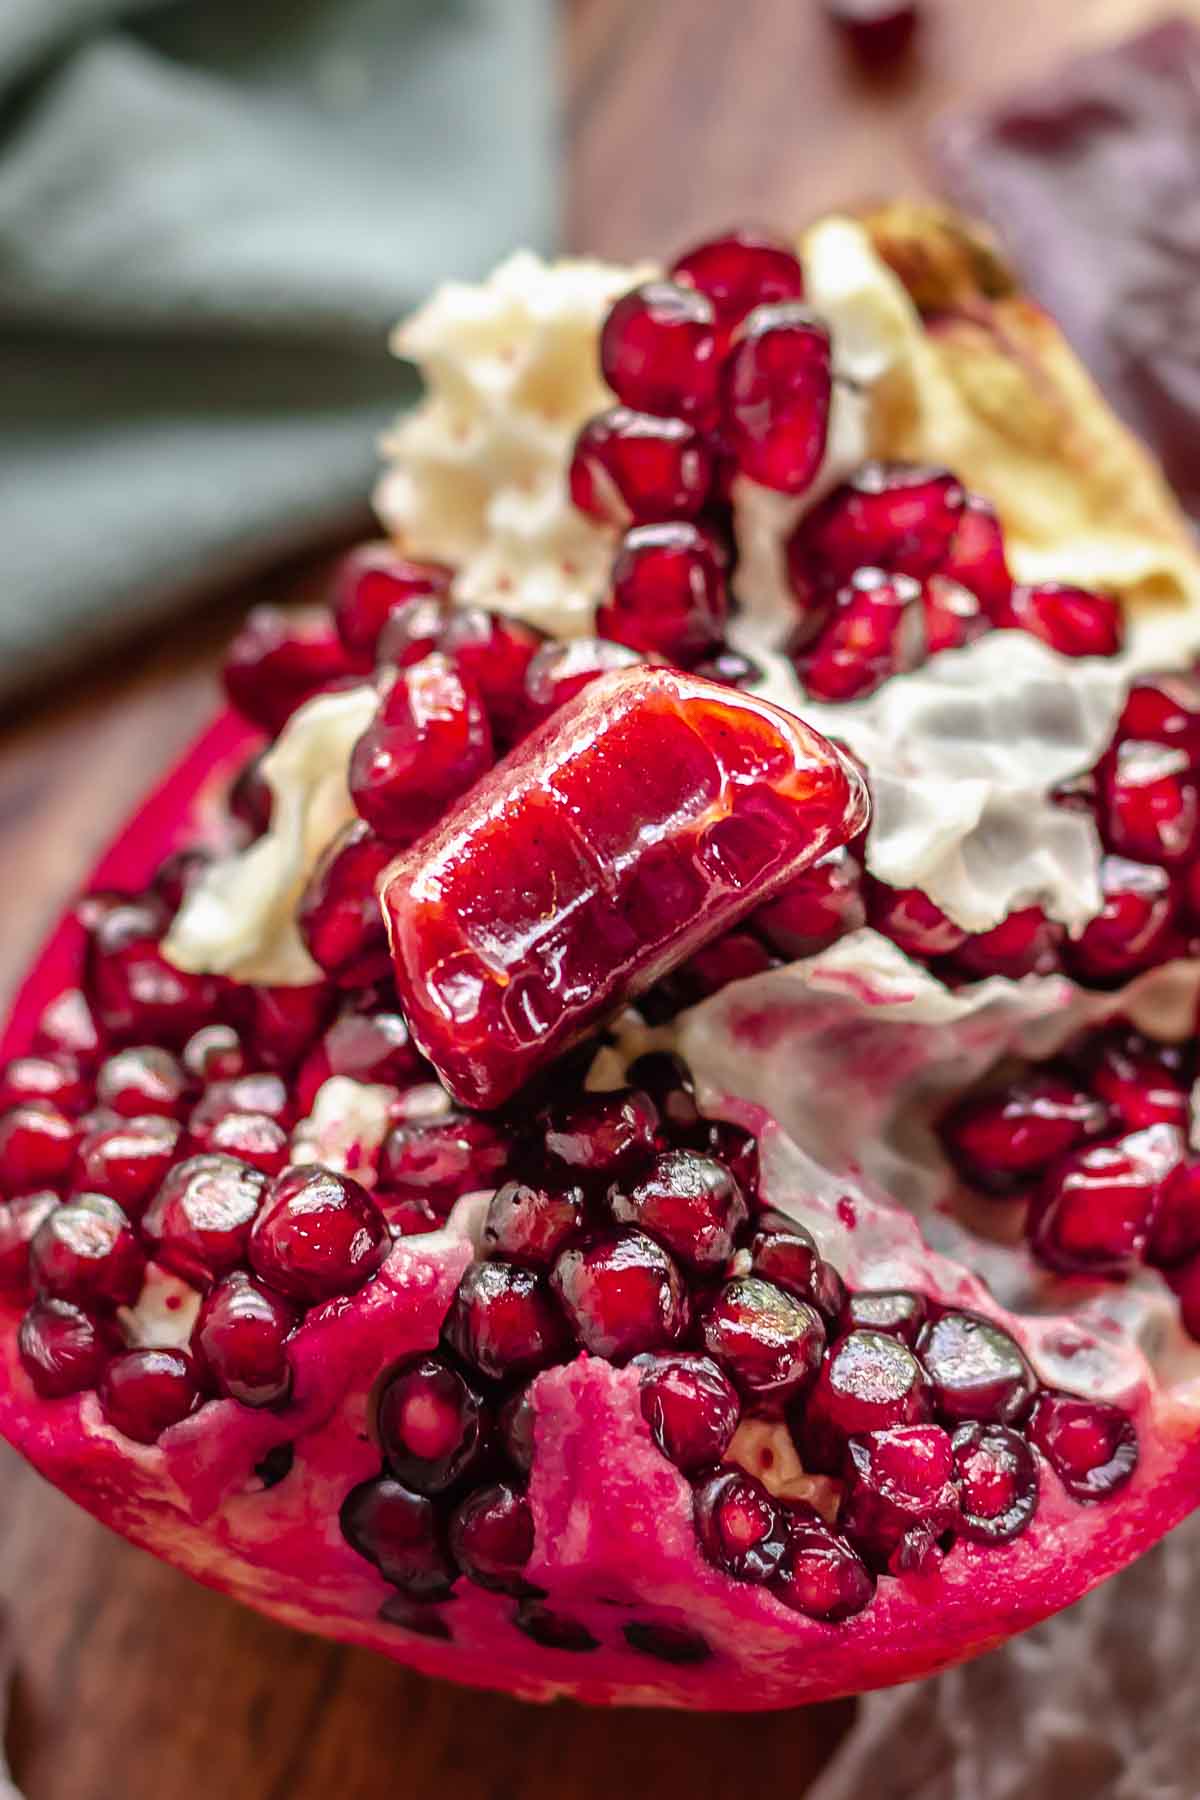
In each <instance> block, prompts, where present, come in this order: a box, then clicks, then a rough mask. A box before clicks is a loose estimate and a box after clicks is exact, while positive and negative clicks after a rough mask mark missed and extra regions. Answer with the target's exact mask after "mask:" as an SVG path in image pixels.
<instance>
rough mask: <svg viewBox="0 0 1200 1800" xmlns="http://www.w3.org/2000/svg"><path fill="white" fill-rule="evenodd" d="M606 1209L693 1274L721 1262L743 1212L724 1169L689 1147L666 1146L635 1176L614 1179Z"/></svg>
mask: <svg viewBox="0 0 1200 1800" xmlns="http://www.w3.org/2000/svg"><path fill="white" fill-rule="evenodd" d="M608 1209H609V1211H610V1212H611V1214H612V1216H613V1218H614V1219H615V1221H616V1223H617V1224H618V1225H636V1226H638V1227H639V1228H640V1229H641V1230H643V1231H646V1232H649V1234H650V1236H651V1237H654V1238H657V1239H658V1240H659V1241H660V1242H661V1243H663V1244H665V1245H666V1247H667V1249H668V1250H669V1251H670V1252H671V1254H672V1255H673V1256H674V1257H676V1259H677V1260H678V1261H679V1262H681V1263H683V1265H684V1267H685V1268H688V1269H692V1270H695V1271H696V1272H697V1273H703V1272H704V1271H705V1270H712V1271H715V1270H718V1269H720V1268H721V1267H722V1266H723V1264H724V1263H725V1262H726V1260H727V1259H728V1257H729V1256H730V1255H731V1254H732V1251H733V1244H734V1238H735V1236H736V1234H737V1232H738V1231H739V1230H740V1229H741V1227H742V1226H743V1225H744V1224H745V1222H746V1220H747V1218H748V1217H749V1213H748V1210H747V1207H746V1201H745V1198H744V1197H743V1194H742V1190H741V1189H740V1188H739V1186H738V1184H737V1182H736V1181H735V1180H734V1178H733V1176H732V1175H731V1174H730V1173H729V1170H728V1169H727V1168H726V1167H725V1166H724V1164H723V1163H719V1162H717V1161H716V1160H715V1158H713V1157H711V1156H701V1155H699V1154H698V1153H697V1152H696V1151H694V1150H667V1151H665V1152H664V1153H663V1154H662V1155H661V1156H658V1157H656V1158H655V1160H654V1163H653V1164H652V1166H651V1167H650V1169H649V1170H648V1171H647V1172H646V1174H645V1175H643V1176H642V1177H641V1179H640V1180H638V1181H634V1182H629V1181H619V1182H618V1183H617V1185H616V1186H615V1187H613V1188H611V1189H610V1190H609V1194H608Z"/></svg>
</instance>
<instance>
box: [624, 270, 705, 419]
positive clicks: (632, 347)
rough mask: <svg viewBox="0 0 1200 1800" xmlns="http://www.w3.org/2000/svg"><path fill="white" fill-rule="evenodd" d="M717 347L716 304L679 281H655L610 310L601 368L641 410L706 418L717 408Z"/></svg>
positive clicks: (636, 290) (659, 413)
mask: <svg viewBox="0 0 1200 1800" xmlns="http://www.w3.org/2000/svg"><path fill="white" fill-rule="evenodd" d="M717 349H718V345H717V330H716V324H715V314H714V311H713V307H712V304H711V302H710V301H709V300H707V299H706V298H705V297H704V295H703V294H698V293H696V292H695V291H694V290H693V289H690V288H685V287H678V286H676V285H675V283H673V282H670V281H649V282H646V283H645V284H644V285H643V286H642V287H638V288H634V289H633V291H632V292H631V293H628V294H625V295H624V296H623V297H622V298H621V299H620V300H618V301H617V302H616V303H615V305H614V306H613V307H611V309H610V310H609V314H608V317H607V318H606V319H605V321H604V327H603V330H602V331H601V333H600V368H601V372H602V373H603V376H604V379H605V381H607V383H608V385H609V387H610V388H611V389H612V391H613V393H614V394H615V395H616V396H617V399H618V400H621V401H623V402H624V404H625V405H626V406H628V407H632V408H633V410H634V411H635V412H646V413H655V414H658V415H661V416H664V417H666V418H681V419H688V420H694V421H696V422H697V423H700V424H707V423H709V422H711V421H712V419H713V418H714V417H715V414H716V407H717V377H718V373H719V367H718V362H717Z"/></svg>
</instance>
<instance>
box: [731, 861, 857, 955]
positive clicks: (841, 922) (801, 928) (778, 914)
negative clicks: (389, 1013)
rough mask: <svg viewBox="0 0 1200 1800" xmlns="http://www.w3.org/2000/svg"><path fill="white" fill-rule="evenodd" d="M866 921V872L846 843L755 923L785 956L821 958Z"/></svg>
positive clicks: (758, 914)
mask: <svg viewBox="0 0 1200 1800" xmlns="http://www.w3.org/2000/svg"><path fill="white" fill-rule="evenodd" d="M866 922H867V908H866V903H865V901H864V899H863V893H862V870H861V868H860V867H859V864H858V861H857V859H856V858H855V856H854V855H853V854H852V852H851V851H849V850H848V849H846V848H845V846H844V845H843V846H842V847H841V848H840V849H838V850H831V851H830V852H829V855H828V856H823V857H822V858H821V860H820V862H819V863H814V864H813V866H812V868H811V869H808V870H806V871H805V873H804V874H803V875H800V876H798V877H797V879H796V880H795V881H793V882H790V883H789V884H788V886H787V887H786V888H784V890H783V892H782V894H780V896H779V898H778V900H772V901H771V903H770V904H769V905H768V906H760V907H759V909H758V911H757V912H756V913H754V914H753V915H752V916H751V920H750V923H751V925H752V926H753V927H754V929H755V931H757V932H758V933H759V934H760V935H761V936H762V937H764V938H766V940H767V942H768V944H770V946H771V948H772V950H777V951H778V952H779V954H780V955H781V956H786V957H788V958H798V957H805V956H817V955H819V954H820V952H821V951H822V950H827V949H828V948H829V946H830V944H834V943H836V942H837V940H838V938H840V937H844V936H845V935H846V933H847V932H849V931H857V930H859V928H860V927H861V926H863V925H865V924H866Z"/></svg>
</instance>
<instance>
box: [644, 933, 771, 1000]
mask: <svg viewBox="0 0 1200 1800" xmlns="http://www.w3.org/2000/svg"><path fill="white" fill-rule="evenodd" d="M775 966H776V965H775V960H774V958H773V957H772V956H771V953H770V951H769V950H768V949H767V948H766V947H765V945H763V944H761V943H760V942H759V941H758V939H757V938H756V937H752V936H751V934H750V933H749V932H748V931H728V932H726V934H725V936H724V937H720V938H716V939H714V941H713V942H712V943H711V944H705V945H704V947H703V948H702V949H700V950H697V951H696V953H695V955H694V956H689V957H688V959H687V961H686V962H683V963H680V965H679V967H678V968H677V969H676V970H675V972H674V973H673V974H672V975H671V976H670V977H669V978H668V980H667V981H665V982H663V983H662V984H661V986H660V988H659V990H658V991H659V993H660V994H662V995H664V996H665V997H666V998H667V999H668V1000H669V1001H672V1002H673V1006H672V1016H673V1014H674V1013H675V1012H678V1011H679V1010H680V1009H681V1008H682V1007H685V1006H696V1005H698V1004H699V1002H700V1001H701V1000H707V999H708V998H709V996H710V995H711V994H719V993H720V992H721V989H722V988H726V987H728V986H729V984H730V982H731V981H748V980H749V979H750V977H751V976H752V975H761V974H763V973H764V972H765V971H766V970H767V969H772V968H774V967H775Z"/></svg>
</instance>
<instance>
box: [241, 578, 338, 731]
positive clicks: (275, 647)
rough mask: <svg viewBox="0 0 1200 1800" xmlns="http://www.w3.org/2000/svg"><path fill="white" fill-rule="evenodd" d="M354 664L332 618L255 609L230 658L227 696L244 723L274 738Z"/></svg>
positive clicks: (249, 616) (270, 607) (325, 614)
mask: <svg viewBox="0 0 1200 1800" xmlns="http://www.w3.org/2000/svg"><path fill="white" fill-rule="evenodd" d="M352 668H353V664H352V662H351V660H350V658H349V657H348V656H347V654H346V649H345V646H344V645H343V643H342V641H341V639H340V638H339V637H338V634H337V632H336V631H335V630H334V626H333V621H332V619H331V618H330V617H329V615H328V614H327V613H316V614H313V615H311V616H307V617H306V616H305V615H303V614H299V613H286V612H280V611H278V609H277V608H275V607H273V606H256V607H255V608H254V609H253V611H251V612H250V613H248V614H247V616H246V622H245V624H244V625H243V626H242V629H241V630H240V631H239V632H238V634H237V636H236V637H235V638H234V640H233V642H232V644H231V645H230V646H229V650H228V652H227V653H226V657H225V668H224V671H223V673H224V678H225V692H226V693H227V694H228V696H229V701H230V704H231V705H232V706H234V707H236V708H237V710H238V712H240V713H241V714H242V716H243V718H246V719H249V720H250V722H251V724H253V725H258V726H260V727H261V729H262V730H263V731H265V732H267V733H269V735H270V736H271V737H274V736H275V735H276V733H277V732H280V731H282V729H283V727H284V726H285V725H286V724H287V722H288V720H289V719H290V718H291V716H292V714H293V713H294V712H295V711H296V710H297V708H298V707H301V706H303V705H304V703H305V701H307V700H311V699H312V698H313V696H314V695H315V694H319V693H321V692H323V691H324V690H325V689H326V688H329V687H331V686H332V685H333V683H334V682H336V681H340V680H341V679H342V678H343V676H345V675H348V674H350V673H351V671H352Z"/></svg>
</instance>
